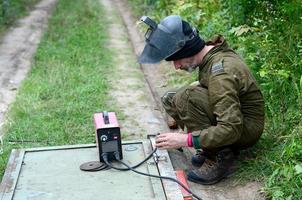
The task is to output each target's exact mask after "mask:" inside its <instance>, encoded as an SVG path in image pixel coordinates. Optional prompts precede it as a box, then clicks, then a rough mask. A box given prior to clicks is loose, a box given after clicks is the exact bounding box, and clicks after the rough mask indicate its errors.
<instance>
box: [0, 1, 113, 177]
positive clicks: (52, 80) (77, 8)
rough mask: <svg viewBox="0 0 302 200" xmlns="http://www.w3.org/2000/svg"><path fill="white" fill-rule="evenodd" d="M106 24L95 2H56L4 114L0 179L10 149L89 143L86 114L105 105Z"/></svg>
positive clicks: (108, 61) (89, 125) (90, 133)
mask: <svg viewBox="0 0 302 200" xmlns="http://www.w3.org/2000/svg"><path fill="white" fill-rule="evenodd" d="M106 23H107V22H106V20H104V12H103V10H102V9H101V7H100V4H99V2H98V1H94V0H86V1H82V0H73V1H69V0H66V1H58V4H57V6H56V10H55V12H54V14H53V16H52V18H51V19H50V21H49V26H48V32H47V33H46V34H45V35H44V38H43V39H42V41H41V43H40V46H39V48H38V50H37V54H36V56H35V59H34V65H33V67H32V70H31V72H30V73H29V74H28V77H27V79H26V80H25V81H24V82H23V84H22V87H21V88H20V90H19V92H18V95H17V97H16V101H15V102H14V103H13V104H12V106H11V109H10V112H9V116H8V117H9V118H8V122H7V123H6V127H5V128H4V131H5V138H4V141H3V145H2V146H0V149H2V150H3V151H2V153H0V154H1V157H0V177H1V176H2V175H3V172H4V167H5V165H6V161H7V158H8V154H9V152H10V151H11V149H12V148H27V147H37V146H48V145H51V146H53V145H65V144H77V143H92V142H94V134H93V132H94V130H93V123H92V114H91V113H94V112H96V111H98V110H104V108H105V107H106V100H107V95H106V92H107V88H108V80H107V77H108V73H110V72H111V69H112V64H111V63H112V62H111V53H110V50H109V49H108V48H107V46H106V41H107V40H108V35H107V29H106V26H107V24H106ZM109 66H110V67H109ZM110 106H111V105H109V109H110ZM107 108H108V107H107Z"/></svg>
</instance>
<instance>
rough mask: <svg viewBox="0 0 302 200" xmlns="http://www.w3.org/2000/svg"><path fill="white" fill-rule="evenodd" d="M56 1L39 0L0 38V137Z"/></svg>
mask: <svg viewBox="0 0 302 200" xmlns="http://www.w3.org/2000/svg"><path fill="white" fill-rule="evenodd" d="M55 3H56V0H42V1H41V2H40V3H39V4H37V5H36V6H35V8H34V10H33V11H32V12H31V13H30V15H29V16H27V17H25V18H24V19H21V20H19V21H18V22H17V25H16V27H13V28H11V29H10V30H9V31H8V32H7V33H6V34H5V36H4V37H3V38H1V39H0V138H1V137H2V131H1V126H2V125H3V123H4V116H5V113H6V111H7V110H8V106H9V104H10V103H11V102H12V101H14V99H15V95H16V92H17V89H18V87H19V86H20V84H21V82H22V80H23V79H24V78H25V77H26V74H27V72H28V71H29V69H30V65H31V61H32V58H33V56H34V54H35V51H36V48H37V46H38V43H39V41H40V38H41V35H42V33H43V31H44V30H45V28H46V27H47V21H48V17H49V16H50V13H51V11H52V8H53V7H54V5H55Z"/></svg>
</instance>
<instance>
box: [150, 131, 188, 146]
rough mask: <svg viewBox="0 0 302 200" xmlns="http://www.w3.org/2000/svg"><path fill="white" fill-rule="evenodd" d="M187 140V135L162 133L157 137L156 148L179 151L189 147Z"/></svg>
mask: <svg viewBox="0 0 302 200" xmlns="http://www.w3.org/2000/svg"><path fill="white" fill-rule="evenodd" d="M187 138H188V135H187V134H180V133H161V134H159V135H158V136H156V139H155V146H156V147H158V148H160V149H178V148H180V147H185V146H188V142H187Z"/></svg>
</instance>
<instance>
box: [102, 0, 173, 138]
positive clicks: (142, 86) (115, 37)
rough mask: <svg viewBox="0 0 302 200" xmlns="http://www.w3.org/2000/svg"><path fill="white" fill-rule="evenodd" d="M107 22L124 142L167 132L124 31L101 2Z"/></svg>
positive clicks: (105, 2)
mask: <svg viewBox="0 0 302 200" xmlns="http://www.w3.org/2000/svg"><path fill="white" fill-rule="evenodd" d="M100 2H101V4H103V6H104V7H105V8H106V13H107V15H106V16H108V17H107V20H109V24H110V26H109V33H110V36H111V37H110V41H109V46H110V49H112V51H113V52H114V56H113V57H114V61H113V65H115V67H114V69H115V72H114V74H113V75H112V77H111V78H110V82H111V84H110V85H111V87H112V89H111V92H110V95H111V98H112V100H113V101H114V102H115V104H116V105H117V107H118V108H117V110H119V111H121V112H122V113H123V115H124V120H119V123H120V124H121V128H122V134H123V136H124V138H126V139H137V138H144V139H145V138H146V135H147V134H156V133H158V132H162V131H163V130H165V129H167V127H166V124H165V123H164V120H163V118H162V116H161V113H160V111H158V108H157V106H156V105H157V104H156V103H155V102H154V101H153V97H152V95H151V93H150V90H149V87H148V85H147V84H146V82H145V79H144V76H143V74H142V71H141V69H140V66H139V65H138V63H137V62H136V57H135V55H134V53H133V49H132V48H131V43H130V42H129V39H128V34H127V30H126V29H125V27H124V26H123V21H122V19H121V18H120V16H119V13H118V11H117V10H116V8H115V6H114V4H113V2H112V1H111V0H101V1H100Z"/></svg>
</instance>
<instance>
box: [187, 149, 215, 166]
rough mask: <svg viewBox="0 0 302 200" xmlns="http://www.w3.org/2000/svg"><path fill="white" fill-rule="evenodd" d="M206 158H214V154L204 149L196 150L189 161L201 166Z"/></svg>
mask: <svg viewBox="0 0 302 200" xmlns="http://www.w3.org/2000/svg"><path fill="white" fill-rule="evenodd" d="M206 159H210V160H215V154H213V153H210V152H209V151H205V150H197V151H196V153H195V155H193V156H192V159H191V163H192V165H193V166H195V167H201V166H202V164H203V163H204V162H205V160H206Z"/></svg>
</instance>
